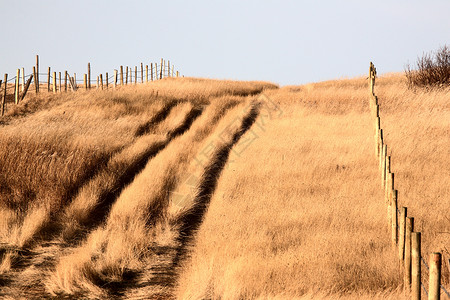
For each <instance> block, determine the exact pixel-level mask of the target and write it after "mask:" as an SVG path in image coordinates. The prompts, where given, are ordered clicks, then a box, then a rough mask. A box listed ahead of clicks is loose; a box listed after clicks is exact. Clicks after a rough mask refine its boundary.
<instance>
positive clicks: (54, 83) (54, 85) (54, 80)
mask: <svg viewBox="0 0 450 300" xmlns="http://www.w3.org/2000/svg"><path fill="white" fill-rule="evenodd" d="M55 93H56V72H53V94H55Z"/></svg>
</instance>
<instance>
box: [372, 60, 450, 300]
mask: <svg viewBox="0 0 450 300" xmlns="http://www.w3.org/2000/svg"><path fill="white" fill-rule="evenodd" d="M375 79H376V68H375V66H374V65H373V63H372V62H371V63H370V69H369V97H370V101H369V103H370V110H371V115H372V117H373V120H374V123H375V145H376V146H375V154H376V158H377V160H379V168H380V172H381V186H382V188H383V190H384V194H385V196H384V198H385V202H386V205H387V216H388V220H389V228H390V230H391V233H392V237H391V238H392V245H393V246H394V248H395V247H398V257H399V260H400V265H401V269H403V276H404V278H403V281H404V288H405V290H407V291H408V292H410V294H411V298H412V299H421V296H422V289H423V291H424V293H425V294H427V295H428V299H433V300H436V299H440V295H441V289H442V290H443V292H444V293H445V294H446V295H447V296H449V297H450V295H449V294H448V292H447V290H446V289H445V288H444V287H443V286H442V285H441V265H442V255H441V253H439V252H435V253H432V254H430V257H429V266H428V265H427V263H426V261H425V260H424V259H423V257H422V254H421V239H422V237H421V233H420V232H416V231H414V218H413V217H408V216H407V208H406V207H401V208H400V209H398V191H397V190H396V189H395V188H394V173H392V172H391V164H392V161H391V156H390V155H388V148H387V144H386V142H385V141H384V139H383V129H382V128H381V121H380V106H379V104H378V98H377V96H376V95H375V93H374V87H375ZM422 262H423V263H424V265H425V267H426V269H427V270H428V272H429V282H428V291H427V290H426V288H425V286H424V285H423V283H422V277H421V276H422Z"/></svg>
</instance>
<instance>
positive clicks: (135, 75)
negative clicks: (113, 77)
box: [134, 66, 138, 84]
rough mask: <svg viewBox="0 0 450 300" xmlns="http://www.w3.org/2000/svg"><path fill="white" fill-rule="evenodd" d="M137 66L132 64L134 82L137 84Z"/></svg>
mask: <svg viewBox="0 0 450 300" xmlns="http://www.w3.org/2000/svg"><path fill="white" fill-rule="evenodd" d="M137 74H138V73H137V66H134V84H137V79H138V76H137Z"/></svg>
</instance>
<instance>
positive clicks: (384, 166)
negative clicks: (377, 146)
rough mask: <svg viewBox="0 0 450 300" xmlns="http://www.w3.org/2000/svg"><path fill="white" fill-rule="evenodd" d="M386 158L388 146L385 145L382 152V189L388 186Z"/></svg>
mask: <svg viewBox="0 0 450 300" xmlns="http://www.w3.org/2000/svg"><path fill="white" fill-rule="evenodd" d="M386 156H387V145H386V144H384V145H383V149H382V151H381V187H383V188H384V187H385V186H386V184H387V174H386Z"/></svg>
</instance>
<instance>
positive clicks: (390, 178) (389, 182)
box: [384, 173, 394, 205]
mask: <svg viewBox="0 0 450 300" xmlns="http://www.w3.org/2000/svg"><path fill="white" fill-rule="evenodd" d="M393 190H394V173H389V174H387V176H386V187H385V191H384V197H385V200H386V204H387V205H390V199H389V193H390V192H391V191H393Z"/></svg>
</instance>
